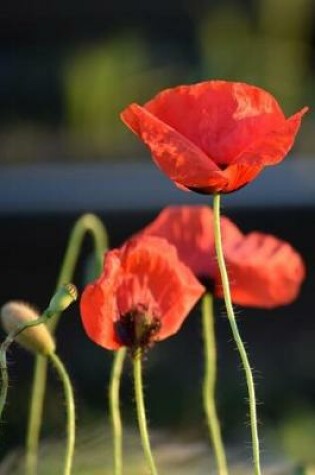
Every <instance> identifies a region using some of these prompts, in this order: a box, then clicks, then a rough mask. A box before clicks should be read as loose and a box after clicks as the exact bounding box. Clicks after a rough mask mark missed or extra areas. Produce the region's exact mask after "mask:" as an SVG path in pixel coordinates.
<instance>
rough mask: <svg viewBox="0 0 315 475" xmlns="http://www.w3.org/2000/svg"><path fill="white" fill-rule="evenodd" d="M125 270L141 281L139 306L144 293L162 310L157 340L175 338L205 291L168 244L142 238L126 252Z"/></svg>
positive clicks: (154, 239) (133, 242)
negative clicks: (171, 336)
mask: <svg viewBox="0 0 315 475" xmlns="http://www.w3.org/2000/svg"><path fill="white" fill-rule="evenodd" d="M121 255H122V269H123V272H124V274H125V275H129V276H130V275H132V276H133V277H134V278H137V279H138V282H139V289H142V291H139V294H138V295H137V296H135V297H134V299H135V300H138V303H145V302H143V301H142V299H143V295H144V293H146V295H148V292H147V291H148V290H149V292H150V295H151V298H153V299H154V302H155V303H157V305H158V307H159V313H160V318H161V322H162V326H161V329H160V331H159V333H158V334H157V335H156V338H155V339H156V340H161V339H164V338H167V337H168V336H170V335H173V334H174V333H176V332H177V331H178V329H179V328H180V327H181V325H182V323H183V321H184V319H185V318H186V317H187V316H188V314H189V312H190V310H191V309H192V308H193V306H194V305H195V304H196V302H197V301H198V300H199V298H200V297H201V295H202V294H203V292H204V290H205V289H204V287H203V286H202V285H201V284H200V283H199V282H198V281H197V279H196V278H195V277H194V275H193V274H192V272H191V271H190V270H189V268H188V267H186V266H185V265H184V264H183V263H182V262H181V261H180V260H179V259H178V256H177V252H176V249H175V248H174V246H171V245H170V244H169V243H168V242H167V241H166V240H164V239H160V238H157V237H152V236H139V237H137V238H134V239H132V240H131V241H129V242H128V243H127V244H126V245H125V246H124V248H123V249H122V254H121Z"/></svg>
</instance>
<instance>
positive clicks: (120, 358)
mask: <svg viewBox="0 0 315 475" xmlns="http://www.w3.org/2000/svg"><path fill="white" fill-rule="evenodd" d="M126 351H127V350H126V348H125V347H123V348H120V349H119V350H118V351H116V352H115V355H114V360H113V365H112V372H111V378H110V384H109V410H110V417H111V425H112V432H113V442H114V474H115V475H122V466H123V464H122V423H121V416H120V408H119V389H120V380H121V374H122V370H123V366H124V361H125V357H126Z"/></svg>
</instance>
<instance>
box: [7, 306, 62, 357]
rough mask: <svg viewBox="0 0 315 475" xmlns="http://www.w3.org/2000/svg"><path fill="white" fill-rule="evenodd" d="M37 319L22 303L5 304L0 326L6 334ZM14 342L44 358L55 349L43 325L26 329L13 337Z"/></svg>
mask: <svg viewBox="0 0 315 475" xmlns="http://www.w3.org/2000/svg"><path fill="white" fill-rule="evenodd" d="M38 318H39V315H38V313H37V312H36V311H35V310H34V309H33V308H32V307H30V306H29V305H28V304H27V303H24V302H16V301H11V302H7V303H6V304H5V305H3V307H2V308H1V321H2V326H3V328H4V330H5V331H6V333H8V334H9V333H11V332H13V331H15V330H17V329H18V328H19V327H20V326H22V325H24V324H26V323H28V322H31V321H34V320H37V319H38ZM14 341H16V342H18V343H19V344H20V345H21V346H23V347H24V348H26V349H27V350H29V351H31V352H32V353H40V354H41V355H44V356H47V355H50V354H51V353H53V352H54V351H55V348H56V345H55V342H54V340H53V338H52V336H51V334H50V333H49V330H48V328H47V327H46V325H45V324H44V323H41V324H39V325H36V326H33V327H30V328H26V329H25V330H23V331H22V332H21V333H19V334H18V335H17V336H16V337H15V339H14Z"/></svg>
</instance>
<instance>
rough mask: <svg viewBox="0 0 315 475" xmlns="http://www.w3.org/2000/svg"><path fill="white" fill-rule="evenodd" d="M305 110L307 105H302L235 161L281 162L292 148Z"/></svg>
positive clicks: (260, 164) (258, 163) (264, 163)
mask: <svg viewBox="0 0 315 475" xmlns="http://www.w3.org/2000/svg"><path fill="white" fill-rule="evenodd" d="M307 111H308V107H304V108H303V109H302V110H300V111H299V112H298V113H296V114H295V115H293V116H292V117H290V118H289V119H288V120H286V121H284V122H283V123H282V124H280V126H279V127H278V128H276V129H274V130H271V131H269V132H268V133H267V134H266V135H264V136H263V137H261V138H259V140H257V141H255V142H254V143H252V144H251V145H250V146H249V147H248V148H247V149H246V150H244V151H243V152H242V153H241V154H240V155H239V156H238V157H237V158H236V160H235V163H237V164H242V165H245V166H246V165H247V166H253V165H254V166H255V165H258V166H266V165H275V164H277V163H279V162H281V161H282V160H283V158H284V157H285V156H286V155H287V153H288V152H289V151H290V149H291V148H292V146H293V143H294V140H295V137H296V134H297V132H298V130H299V128H300V125H301V120H302V117H303V115H304V114H305V113H306V112H307Z"/></svg>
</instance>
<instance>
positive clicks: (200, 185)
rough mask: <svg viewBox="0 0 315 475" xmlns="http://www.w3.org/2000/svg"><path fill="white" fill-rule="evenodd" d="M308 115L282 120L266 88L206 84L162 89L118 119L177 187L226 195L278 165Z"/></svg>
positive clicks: (123, 113) (129, 108) (245, 85)
mask: <svg viewBox="0 0 315 475" xmlns="http://www.w3.org/2000/svg"><path fill="white" fill-rule="evenodd" d="M306 111H307V108H303V109H302V110H300V111H299V112H298V113H296V114H294V115H293V116H291V117H290V118H288V119H286V117H285V116H284V114H283V112H282V110H281V108H280V106H279V105H278V103H277V101H276V100H275V99H274V98H273V97H272V95H271V94H269V93H268V92H266V91H264V90H263V89H260V88H258V87H255V86H251V85H248V84H245V83H240V82H227V81H207V82H201V83H198V84H193V85H185V86H178V87H175V88H173V89H166V90H164V91H162V92H160V93H159V94H158V95H157V96H156V97H154V98H153V99H152V100H151V101H149V102H147V103H146V104H145V105H144V106H140V105H138V104H135V103H133V104H131V105H129V106H128V107H127V108H126V109H125V110H124V111H123V112H122V114H121V118H122V120H123V121H124V122H125V124H126V125H127V126H128V127H129V128H130V129H131V130H132V131H133V132H134V133H135V134H136V135H138V136H139V137H140V139H141V140H143V142H144V143H145V144H146V145H147V146H148V147H149V149H150V150H151V153H152V156H153V160H154V161H155V163H156V164H157V165H158V167H159V168H161V170H162V171H163V172H164V173H165V174H166V175H168V176H169V178H171V180H173V181H174V182H175V184H177V185H178V186H179V187H181V188H184V189H186V190H193V191H196V192H200V193H215V192H216V193H229V192H232V191H235V190H237V189H239V188H241V187H242V186H244V185H246V184H247V183H249V182H251V181H252V180H253V179H254V178H255V177H256V176H257V175H258V174H259V173H260V172H261V171H262V169H263V168H264V167H265V166H268V165H275V164H277V163H279V162H281V161H282V160H283V158H284V157H285V155H286V154H287V153H288V152H289V150H290V149H291V147H292V145H293V142H294V139H295V136H296V134H297V131H298V129H299V127H300V123H301V118H302V116H303V115H304V114H305V112H306Z"/></svg>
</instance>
